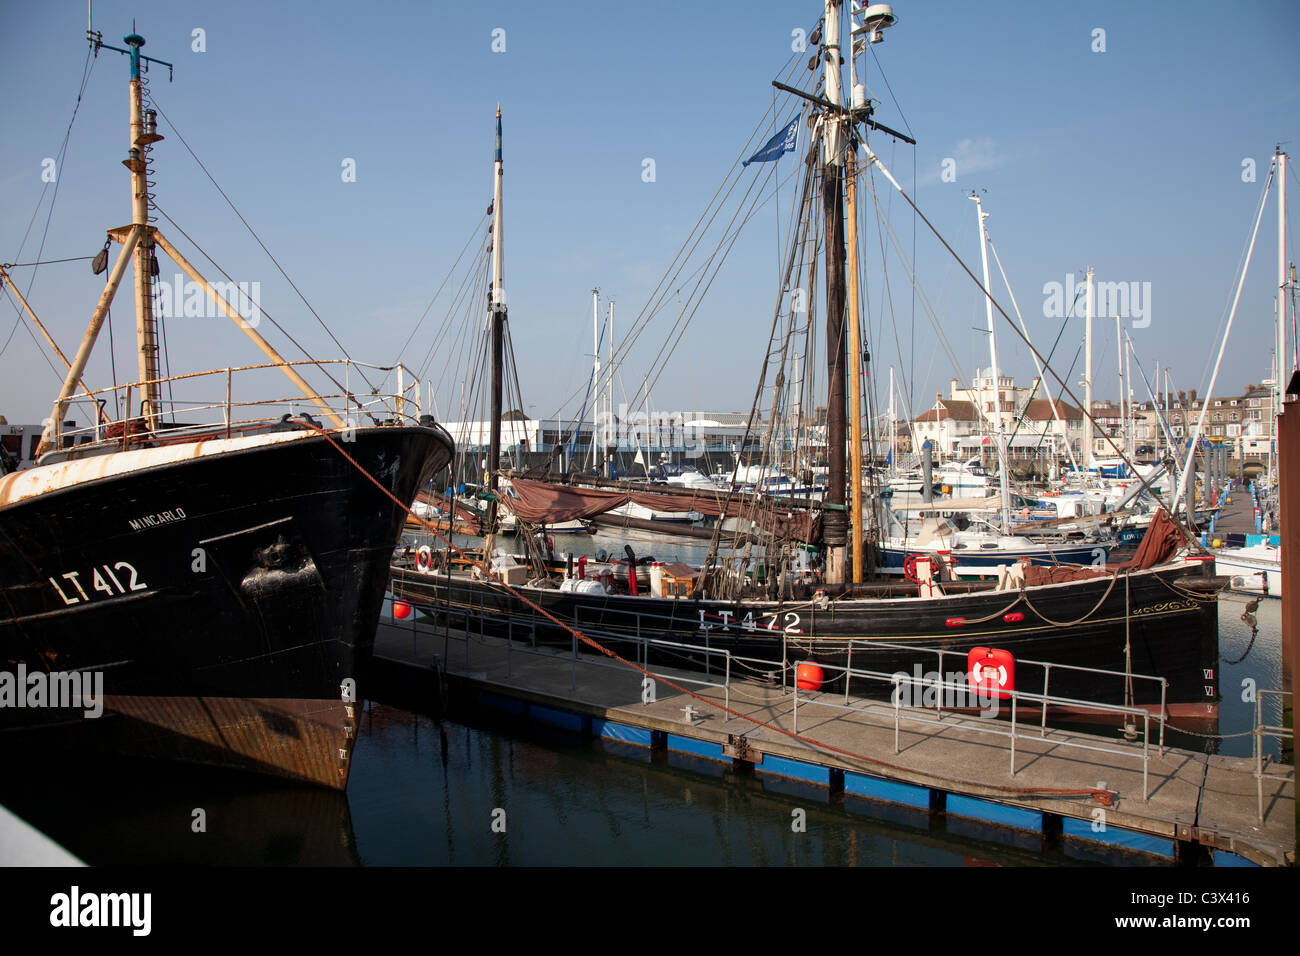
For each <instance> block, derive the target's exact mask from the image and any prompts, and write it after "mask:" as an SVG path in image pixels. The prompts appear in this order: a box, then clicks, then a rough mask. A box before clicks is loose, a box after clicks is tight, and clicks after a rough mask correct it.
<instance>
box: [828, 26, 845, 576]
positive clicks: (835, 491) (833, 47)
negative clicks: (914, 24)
mask: <svg viewBox="0 0 1300 956" xmlns="http://www.w3.org/2000/svg"><path fill="white" fill-rule="evenodd" d="M824 49H825V52H826V83H825V90H826V100H827V101H828V102H829V103H831V104H832V105H833V106H840V105H841V97H840V63H841V58H840V3H839V0H826V20H825V45H824ZM844 133H845V130H844V120H843V118H842V117H841V115H840V114H839V113H838V112H834V111H831V110H827V111H826V112H824V113H823V114H822V220H823V223H824V227H825V242H826V369H827V379H828V382H829V388H828V395H827V401H826V446H827V458H828V462H827V464H828V466H829V474H828V476H827V477H828V487H827V489H826V513H825V518H824V523H823V528H824V532H823V540H824V541H825V543H826V549H827V553H826V581H827V583H828V584H843V583H844V579H845V560H844V558H845V554H844V551H845V546H846V545H847V543H848V525H847V518H848V515H847V512H846V509H845V504H846V503H845V500H844V499H845V494H844V477H845V473H846V471H847V468H846V464H847V463H846V462H845V454H844V452H845V448H846V446H847V444H848V443H847V437H848V436H847V435H846V434H845V428H844V406H845V382H844V364H845V363H844V352H845V344H846V343H845V337H844V258H845V251H844V202H843V196H842V187H841V179H840V167H841V166H842V165H843V163H844Z"/></svg>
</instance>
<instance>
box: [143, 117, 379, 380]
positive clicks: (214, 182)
mask: <svg viewBox="0 0 1300 956" xmlns="http://www.w3.org/2000/svg"><path fill="white" fill-rule="evenodd" d="M150 99H151V102H153V105H154V108H155V109H157V110H158V115H160V116H161V117H162V118H163V120H164V121H166V123H167V125H168V126H170V127H171V129H172V132H174V133H175V134H176V138H177V139H179V140H180V141H181V145H182V146H184V147H185V150H186V152H188V153H189V154H190V156H191V157H192V158H193V159H194V162H196V163H198V164H199V169H201V170H203V175H205V176H207V177H208V181H209V182H211V183H212V185H213V186H214V187H215V188H216V190H217V192H219V193H220V194H221V198H222V199H224V200H225V201H226V205H227V206H229V207H230V209H231V211H232V212H233V213H234V214H235V215H236V216H237V217H239V221H240V222H242V223H243V224H244V228H245V229H247V230H248V233H249V235H251V236H252V237H253V239H254V241H256V243H257V244H258V245H259V246H261V247H262V251H263V252H265V253H266V255H267V258H269V259H270V260H271V262H273V263H274V264H275V268H276V269H278V270H279V272H280V275H282V276H283V277H284V280H285V281H286V282H288V283H289V287H290V288H292V289H293V291H294V292H296V293H297V294H298V298H299V299H301V300H302V304H303V305H305V306H307V311H308V312H310V313H311V314H312V315H313V316H314V317H315V319H316V322H317V323H318V324H319V325H320V327H321V328H322V329H324V330H325V334H326V335H328V336H329V337H330V340H331V341H332V342H333V343H334V345H335V346H336V347H337V348H338V350H339V351H340V352H342V353H343V355H344V357H345V358H347V359H349V360H351V359H352V355H351V354H350V353H349V352H348V350H347V349H346V348H344V347H343V343H342V342H340V341H339V340H338V337H337V336H335V334H334V332H333V330H332V329H330V327H329V326H328V325H327V324H326V323H325V320H324V319H322V318H321V317H320V313H318V312H317V311H316V309H315V308H314V307H313V306H312V304H311V303H310V302H308V301H307V297H306V296H305V295H303V293H302V290H301V289H299V288H298V286H297V284H296V283H295V282H294V281H293V279H291V278H289V273H287V272H285V271H284V267H283V266H282V265H280V260H279V259H277V258H276V257H275V256H274V255H273V254H272V253H271V250H270V249H268V248H267V247H266V243H264V242H263V241H262V237H261V236H259V235H258V234H257V230H255V229H254V228H253V227H252V226H251V225H249V222H248V220H247V219H245V218H244V214H243V213H241V212H240V211H239V208H238V207H237V206H236V205H235V203H234V201H233V200H232V199H231V198H230V197H229V196H227V195H226V191H225V190H224V189H222V188H221V185H220V184H219V183H218V182H217V180H216V179H215V178H214V177H213V175H212V173H210V172H209V171H208V167H207V166H205V165H203V160H201V159H199V157H198V154H197V153H195V152H194V150H193V149H191V148H190V144H189V143H188V142H186V140H185V137H184V136H182V135H181V131H180V130H179V129H177V128H176V124H175V123H173V122H172V121H171V118H170V117H169V116H168V115H167V113H166V112H165V111H164V110H163V108H162V107H161V106H159V105H158V103H157V101H156V100H154V99H153V97H152V94H151V96H150ZM151 207H152V208H155V209H157V208H158V207H157V205H156V204H151ZM160 211H161V210H160ZM168 222H171V220H170V219H169V220H168ZM173 225H174V223H173ZM177 228H179V227H177ZM187 238H188V237H187ZM190 242H191V243H193V242H194V240H193V239H191V240H190ZM195 248H197V243H195ZM208 261H209V262H211V261H212V260H211V259H210V258H209V260H208ZM214 265H215V263H214ZM226 278H227V279H228V280H229V279H230V277H229V276H226ZM231 281H233V280H231ZM263 314H265V312H264V313H263ZM276 328H279V329H280V331H281V332H284V329H282V328H280V326H279V325H277V326H276ZM285 335H288V333H287V332H285ZM294 344H295V345H297V343H296V342H295V343H294ZM298 347H299V348H302V346H300V345H299V346H298ZM303 352H304V354H306V349H303ZM309 357H310V356H309ZM356 369H357V372H358V373H359V374H360V375H361V378H362V379H363V380H364V381H365V383H366V385H367V386H368V387H369V388H370V389H371V394H375V392H376V391H377V388H376V386H375V383H374V382H372V381H370V378H369V376H367V375H366V371H365V368H364V367H363V366H361V365H359V364H356ZM335 384H338V383H337V382H336V383H335ZM341 387H342V386H340V388H341Z"/></svg>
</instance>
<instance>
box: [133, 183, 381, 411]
mask: <svg viewBox="0 0 1300 956" xmlns="http://www.w3.org/2000/svg"><path fill="white" fill-rule="evenodd" d="M153 208H154V209H155V210H156V211H157V213H158V215H160V216H162V217H163V218H164V219H166V220H167V222H169V223H170V224H171V225H172V226H173V227H175V229H176V231H177V232H179V233H180V234H181V235H182V236H184V237H185V239H186V241H188V242H189V244H190V245H192V246H193V247H194V248H195V249H197V250H198V252H199V254H200V255H201V256H203V258H205V259H207V260H208V262H209V263H210V264H211V265H212V268H214V269H216V270H217V272H219V273H221V275H222V276H224V277H225V279H226V281H227V282H230V283H232V284H236V283H235V280H234V279H232V278H231V277H230V273H228V272H226V270H225V269H223V268H222V267H221V266H220V265H218V264H217V261H216V260H215V259H213V258H212V256H210V255H208V253H207V252H206V251H205V250H204V248H203V247H202V246H200V245H199V244H198V243H197V242H195V241H194V238H193V237H192V236H190V234H189V233H187V232H186V231H185V230H184V229H182V228H181V226H180V225H179V224H178V223H177V222H176V220H175V219H173V218H172V217H171V216H169V215H167V212H166V210H164V209H163V208H162V207H161V206H159V205H157V204H155V205H154V206H153ZM258 312H259V314H260V315H261V316H262V318H265V319H266V320H267V321H269V322H270V323H271V324H272V325H273V326H275V327H276V329H278V330H279V332H280V334H282V335H283V336H284V337H285V338H286V339H288V340H289V341H290V342H291V343H293V346H294V348H296V349H298V350H299V351H300V352H302V354H303V355H305V356H306V357H307V360H308V361H310V362H313V363H316V365H315V367H316V368H317V369H319V370H320V372H321V374H322V375H324V376H325V377H326V378H328V379H329V380H330V382H332V383H333V384H334V386H335V387H336V388H337V389H338V390H339V392H340V393H341V394H343V395H345V396H346V398H347V399H349V400H352V401H357V404H358V405H360V404H361V403H360V401H359V400H357V398H356V396H355V395H354V394H353V393H352V392H351V391H350V390H349V389H348V388H347V386H346V385H344V384H343V383H342V382H340V381H339V380H338V379H337V378H335V377H334V375H333V373H332V372H331V371H330V370H329V367H328V366H326V365H324V364H321V363H320V362H318V361H317V360H316V359H315V358H314V357H313V356H312V354H311V353H310V352H308V351H307V349H306V348H305V347H304V346H303V345H302V344H301V343H300V342H299V341H298V340H297V339H295V338H294V337H293V336H292V335H290V334H289V331H288V330H287V329H285V327H284V326H282V325H281V324H280V323H279V322H277V321H276V320H275V317H274V316H272V315H271V313H269V312H267V311H266V309H265V308H263V307H261V305H260V304H259V306H258ZM349 358H350V357H349ZM362 378H365V375H364V374H363V375H362ZM366 383H367V384H370V381H369V379H367V380H366ZM370 387H371V389H372V390H374V389H375V386H374V385H370ZM372 394H374V391H372ZM367 414H368V413H367ZM370 417H371V418H372V419H373V418H374V416H370Z"/></svg>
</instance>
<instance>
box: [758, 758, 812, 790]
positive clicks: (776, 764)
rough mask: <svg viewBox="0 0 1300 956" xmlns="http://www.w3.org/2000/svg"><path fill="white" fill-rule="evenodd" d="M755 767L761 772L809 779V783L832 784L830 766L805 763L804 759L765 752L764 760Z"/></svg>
mask: <svg viewBox="0 0 1300 956" xmlns="http://www.w3.org/2000/svg"><path fill="white" fill-rule="evenodd" d="M754 769H755V770H757V771H758V772H759V773H770V774H774V775H776V776H778V777H791V778H793V779H795V780H807V781H808V782H809V783H816V784H820V785H821V786H823V787H829V786H830V785H831V768H830V767H819V766H817V765H816V764H810V763H805V762H804V761H802V760H791V759H789V758H787V757H775V756H773V755H772V754H763V762H762V763H761V764H758V765H757V766H756V767H755V768H754Z"/></svg>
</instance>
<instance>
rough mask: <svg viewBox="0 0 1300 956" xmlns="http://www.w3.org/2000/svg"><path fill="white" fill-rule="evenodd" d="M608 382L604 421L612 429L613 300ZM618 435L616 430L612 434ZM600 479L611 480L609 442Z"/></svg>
mask: <svg viewBox="0 0 1300 956" xmlns="http://www.w3.org/2000/svg"><path fill="white" fill-rule="evenodd" d="M608 317H609V353H608V354H609V363H608V369H609V382H608V384H606V386H605V421H607V422H609V427H610V428H613V427H614V300H613V299H610V300H609V309H608ZM614 434H615V435H617V434H618V432H617V430H616V431H615V432H614ZM601 477H602V478H612V477H613V475H611V474H610V469H609V442H606V443H605V470H604V473H603V474H602V475H601Z"/></svg>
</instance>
